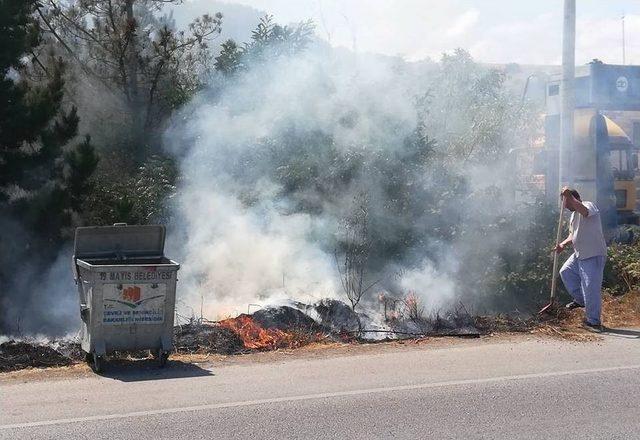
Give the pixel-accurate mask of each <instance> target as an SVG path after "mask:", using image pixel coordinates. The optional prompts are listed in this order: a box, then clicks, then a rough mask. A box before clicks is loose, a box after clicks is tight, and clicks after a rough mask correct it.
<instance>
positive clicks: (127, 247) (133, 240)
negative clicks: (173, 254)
mask: <svg viewBox="0 0 640 440" xmlns="http://www.w3.org/2000/svg"><path fill="white" fill-rule="evenodd" d="M164 237H165V227H164V226H162V225H135V226H128V225H127V224H126V223H116V224H115V225H113V226H86V227H80V228H76V238H75V244H74V256H75V258H81V259H84V258H104V259H111V258H112V259H114V260H123V259H126V258H136V257H162V256H163V254H164Z"/></svg>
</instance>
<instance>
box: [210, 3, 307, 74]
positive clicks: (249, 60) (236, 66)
mask: <svg viewBox="0 0 640 440" xmlns="http://www.w3.org/2000/svg"><path fill="white" fill-rule="evenodd" d="M313 29H314V25H313V22H312V21H311V20H308V21H303V22H301V23H298V24H297V25H295V26H281V25H279V24H276V23H274V22H273V16H271V15H265V16H264V17H263V18H262V19H260V23H258V26H257V27H256V28H255V29H254V30H253V31H252V32H251V40H250V41H249V42H247V43H244V44H243V45H242V46H238V44H237V43H236V42H235V41H233V40H227V41H225V42H224V43H222V47H221V50H220V54H219V55H218V56H217V57H216V59H215V68H216V70H217V71H219V72H221V73H222V74H223V75H227V76H228V75H232V74H234V73H236V72H239V71H242V70H246V69H247V68H248V67H249V66H250V65H252V64H259V63H263V62H265V61H267V60H271V59H274V58H278V57H281V56H292V55H295V54H298V53H300V52H302V51H303V50H304V49H305V48H306V47H307V45H308V44H309V42H310V41H311V37H312V35H313Z"/></svg>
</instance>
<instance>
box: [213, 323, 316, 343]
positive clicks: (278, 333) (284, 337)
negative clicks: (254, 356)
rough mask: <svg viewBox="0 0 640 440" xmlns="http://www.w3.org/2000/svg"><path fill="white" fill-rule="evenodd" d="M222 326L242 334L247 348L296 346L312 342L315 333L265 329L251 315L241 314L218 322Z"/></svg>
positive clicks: (241, 336)
mask: <svg viewBox="0 0 640 440" xmlns="http://www.w3.org/2000/svg"><path fill="white" fill-rule="evenodd" d="M218 325H220V326H221V327H225V328H228V329H230V330H233V331H234V332H235V333H237V334H238V336H240V338H241V339H242V342H243V343H244V346H245V348H249V349H253V350H275V349H277V348H295V347H299V346H301V345H304V344H305V343H308V342H311V339H312V336H314V335H302V334H297V333H289V332H284V331H282V330H278V329H274V328H268V329H265V328H263V327H262V326H260V325H259V324H258V323H257V322H255V321H254V320H253V318H251V316H249V315H244V314H242V315H240V316H238V317H237V318H229V319H225V320H223V321H220V322H218Z"/></svg>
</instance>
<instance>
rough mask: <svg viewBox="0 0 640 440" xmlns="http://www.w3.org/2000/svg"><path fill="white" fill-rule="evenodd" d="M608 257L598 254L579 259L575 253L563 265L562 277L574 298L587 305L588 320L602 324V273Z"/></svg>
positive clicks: (591, 322)
mask: <svg viewBox="0 0 640 440" xmlns="http://www.w3.org/2000/svg"><path fill="white" fill-rule="evenodd" d="M605 261H606V257H604V256H597V257H591V258H586V259H584V260H579V259H578V258H576V256H575V254H572V255H571V256H570V257H569V259H568V260H567V261H566V262H565V263H564V264H563V265H562V268H561V269H560V277H561V278H562V282H563V283H564V286H565V287H566V288H567V291H569V293H570V294H571V296H572V297H573V300H574V301H575V302H577V303H578V304H580V305H583V306H584V307H585V311H586V316H587V321H588V322H589V323H590V324H600V312H601V310H602V296H601V294H600V289H601V288H602V274H603V272H604V263H605Z"/></svg>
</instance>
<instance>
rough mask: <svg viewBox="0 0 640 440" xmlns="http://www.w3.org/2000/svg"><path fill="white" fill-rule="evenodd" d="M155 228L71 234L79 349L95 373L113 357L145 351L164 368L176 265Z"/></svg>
mask: <svg viewBox="0 0 640 440" xmlns="http://www.w3.org/2000/svg"><path fill="white" fill-rule="evenodd" d="M164 240H165V227H164V226H161V225H145V226H128V225H126V224H125V223H117V224H115V225H113V226H91V227H81V228H77V229H76V235H75V246H74V255H73V271H74V278H75V280H76V284H77V286H78V293H79V298H80V316H81V318H82V330H81V340H82V349H83V350H84V351H85V352H86V353H87V361H88V362H89V363H90V364H91V366H92V368H93V369H94V370H95V371H97V372H99V371H101V370H102V367H103V359H104V356H105V355H106V354H107V353H111V352H113V351H117V350H121V351H133V350H151V352H152V353H153V354H154V356H156V357H157V359H158V360H159V363H160V366H161V367H162V366H164V365H165V363H166V361H167V358H168V356H169V353H170V351H171V349H172V346H173V315H174V306H175V296H176V281H177V274H178V269H179V268H180V265H179V264H178V263H176V262H175V261H173V260H170V259H168V258H166V257H165V256H164Z"/></svg>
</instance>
